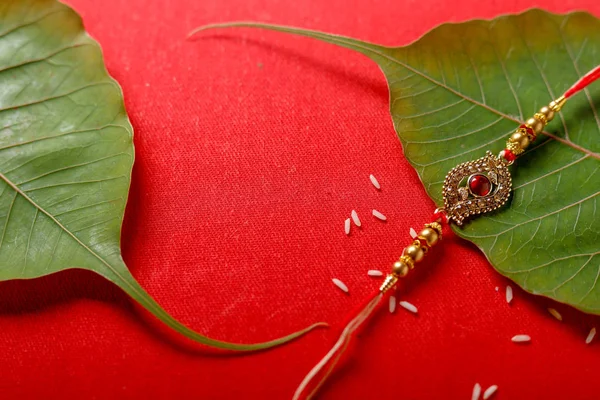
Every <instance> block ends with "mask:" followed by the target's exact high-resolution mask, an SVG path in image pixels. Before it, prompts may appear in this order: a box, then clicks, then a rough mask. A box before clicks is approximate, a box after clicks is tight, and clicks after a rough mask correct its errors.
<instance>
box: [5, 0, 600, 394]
mask: <svg viewBox="0 0 600 400" xmlns="http://www.w3.org/2000/svg"><path fill="white" fill-rule="evenodd" d="M69 3H70V4H71V5H72V6H73V7H74V8H75V9H76V10H77V11H79V12H80V13H81V15H82V16H83V18H84V21H85V24H86V27H87V29H88V31H89V32H90V33H91V34H92V35H93V36H94V37H95V38H96V39H97V40H98V41H99V42H100V43H101V45H102V46H103V48H104V52H105V56H106V63H107V66H108V69H109V70H110V72H111V74H112V75H113V76H114V77H115V78H116V79H117V80H118V81H119V82H120V83H121V85H122V86H123V90H124V93H125V100H126V105H127V109H128V111H129V115H130V117H131V120H132V123H133V125H134V128H135V144H136V157H137V161H136V165H135V168H134V174H133V186H132V189H131V194H130V200H129V207H128V210H127V215H126V218H125V227H124V233H123V252H124V257H125V260H126V261H127V263H128V265H129V267H130V268H131V269H132V271H133V273H134V274H135V276H136V277H137V278H138V279H139V280H140V281H141V283H142V285H143V286H144V287H145V288H147V290H148V291H149V292H150V293H151V294H152V295H153V296H155V297H156V299H157V300H158V301H159V302H160V303H161V304H162V305H163V306H164V307H165V308H166V309H167V310H168V311H170V312H171V313H172V314H173V315H174V316H175V317H177V318H179V319H180V320H182V321H183V322H185V323H186V324H188V325H190V326H191V327H193V328H195V329H196V330H198V331H199V332H202V333H204V334H206V335H209V336H211V337H214V338H218V339H223V340H229V341H243V342H255V341H263V340H267V339H270V338H274V337H277V336H280V335H283V334H287V333H290V332H291V331H293V330H296V329H299V328H301V327H304V326H307V325H309V324H311V323H313V322H316V321H327V322H329V323H331V324H336V323H338V322H340V321H342V320H343V319H344V314H345V313H346V312H348V311H349V310H352V309H354V307H356V305H358V304H359V303H361V302H362V301H363V299H364V297H365V296H366V295H368V294H370V293H371V292H372V290H373V288H374V287H375V286H376V285H377V284H378V283H379V281H377V280H375V279H373V278H369V277H367V276H366V271H367V270H368V269H371V268H381V269H383V270H387V268H388V267H389V265H390V264H391V262H393V260H394V259H395V258H396V257H397V256H398V255H399V252H400V251H401V249H402V247H403V245H404V244H405V243H406V240H407V237H408V229H409V227H411V226H413V227H419V226H421V224H422V223H423V222H426V220H427V219H428V218H429V217H430V214H431V211H432V209H433V208H434V205H433V204H432V202H431V200H430V199H429V198H428V197H427V196H426V194H425V192H424V190H423V188H422V186H421V184H420V182H419V179H418V178H417V175H416V173H415V172H414V171H413V170H412V168H411V167H410V166H409V164H408V163H407V162H406V160H405V159H404V157H403V155H402V149H401V146H400V143H399V141H398V139H397V138H396V135H395V133H394V130H393V127H392V123H391V120H390V116H389V113H388V95H387V89H386V84H385V80H384V78H383V76H382V74H381V73H380V71H379V69H378V68H377V66H376V65H375V64H373V63H372V62H371V61H369V60H368V59H366V58H365V57H363V56H361V55H358V54H355V53H353V52H351V51H348V50H344V49H339V48H336V47H334V46H331V45H326V44H322V43H318V42H316V41H314V40H309V39H303V38H297V37H293V36H289V35H284V34H279V33H273V32H266V31H258V30H254V31H253V30H229V31H221V32H219V33H215V34H213V35H207V36H208V37H206V38H204V39H202V40H199V41H195V42H186V41H185V40H184V38H185V36H186V34H187V33H188V32H189V31H190V30H191V29H192V28H194V27H196V26H198V25H202V24H206V23H210V22H221V21H229V20H260V21H268V22H275V23H282V24H290V25H298V26H302V27H307V28H315V29H320V30H324V31H329V32H335V33H340V34H346V35H350V36H354V37H357V38H361V39H365V40H370V41H375V42H379V43H383V44H389V45H392V44H397V45H400V44H405V43H408V42H410V41H412V40H414V39H416V38H417V37H419V36H420V35H421V34H423V33H424V32H426V31H428V30H429V29H430V28H432V27H434V26H436V25H438V24H440V23H442V22H446V21H462V20H466V19H470V18H474V17H484V18H490V17H493V16H496V15H498V14H502V13H508V12H517V11H522V10H524V9H527V8H529V7H532V6H535V5H543V6H544V7H546V8H548V9H549V10H552V11H556V12H564V11H568V10H572V9H587V10H589V11H591V12H593V13H595V14H596V15H599V14H600V3H598V2H597V1H596V0H581V1H557V0H548V1H545V2H543V3H534V2H533V1H529V0H509V1H490V2H482V1H476V0H456V1H453V2H438V1H434V0H420V1H398V0H395V1H392V0H386V1H381V2H377V3H378V4H377V5H374V4H373V3H374V2H372V1H366V0H361V1H348V0H328V1H317V0H312V1H310V0H297V1H294V2H283V1H277V0H230V1H216V0H213V1H169V2H166V1H160V0H153V1H143V0H130V1H128V2H124V1H118V0H104V1H85V0H70V1H69ZM370 173H373V174H374V175H375V176H376V177H377V178H378V179H379V181H380V183H381V185H382V190H381V192H377V191H376V190H374V188H373V187H372V186H371V183H370V182H369V179H368V176H369V174H370ZM353 208H354V209H356V210H357V211H358V212H359V215H360V216H361V217H362V220H363V229H362V230H357V229H354V228H353V232H352V235H351V236H350V237H346V236H345V235H344V231H343V222H344V219H345V218H346V217H347V216H348V215H349V212H350V210H351V209H353ZM372 208H376V209H378V210H380V211H381V212H383V213H384V214H385V215H387V216H388V222H387V223H381V222H379V221H377V220H375V219H373V217H372V216H370V215H369V214H370V210H371V209H372ZM444 242H445V243H444V246H441V247H440V248H439V251H436V252H434V253H433V254H432V255H431V256H429V257H428V260H427V263H426V266H423V268H422V271H421V272H420V273H417V274H415V276H414V277H413V278H412V279H410V280H409V283H408V285H407V292H406V294H405V295H404V296H403V297H404V298H405V299H406V300H408V301H410V302H412V303H414V304H416V305H418V307H419V310H420V315H419V316H417V317H415V316H413V315H411V314H409V313H406V312H401V311H402V310H399V311H400V312H397V313H396V314H395V315H389V313H387V312H385V311H383V312H380V313H379V314H378V316H377V317H376V318H375V319H374V320H373V321H371V324H370V327H369V328H367V329H366V330H365V331H364V332H363V334H362V337H361V341H360V342H359V343H358V345H356V346H354V348H353V355H352V357H350V359H349V362H346V363H345V365H344V367H343V368H342V369H341V370H340V371H338V372H337V373H336V374H335V376H334V378H333V379H332V381H331V382H330V384H328V385H327V386H326V387H325V388H324V390H323V391H322V398H324V399H375V398H380V399H396V398H403V399H440V398H448V399H454V398H457V399H466V398H469V396H470V393H471V390H472V387H473V385H474V383H475V382H480V383H481V384H482V386H483V387H484V389H485V388H486V387H488V386H489V385H492V384H497V385H499V387H500V389H499V391H498V393H497V394H496V398H497V399H536V398H545V399H563V398H565V399H566V398H568V399H589V398H596V397H597V390H598V389H597V384H596V373H597V368H598V361H599V360H600V343H596V344H592V345H590V346H586V345H585V344H584V339H585V336H586V335H587V332H588V331H589V329H590V328H591V327H592V326H594V325H598V326H599V327H600V324H599V322H600V320H599V319H598V318H596V317H591V316H586V315H584V314H581V313H579V312H577V311H575V310H572V309H570V308H568V307H565V306H562V305H560V304H558V305H557V304H553V303H552V302H550V301H549V300H546V299H539V298H534V297H533V296H531V295H527V294H525V293H524V292H522V291H521V290H515V300H514V301H513V304H512V305H510V306H508V305H507V304H506V302H505V300H504V294H503V290H504V287H505V285H506V284H507V283H508V281H507V280H505V279H504V278H502V277H501V276H499V275H498V274H497V273H496V272H494V271H493V269H492V268H491V267H490V266H489V265H488V263H487V262H486V260H485V258H484V256H483V255H482V254H481V253H480V252H479V251H478V250H477V249H476V248H475V247H474V246H472V245H470V244H468V243H466V242H464V241H462V240H460V239H458V238H456V237H448V238H447V239H444ZM332 277H338V278H340V279H342V280H343V281H344V282H345V283H346V284H348V286H349V287H350V295H344V294H342V293H341V292H339V291H338V290H337V289H336V288H335V287H334V286H333V284H332V283H331V278H332ZM495 286H499V287H500V288H501V290H500V292H496V291H495V290H494V287H495ZM0 288H1V290H0V344H1V345H2V351H1V352H0V366H1V369H0V371H1V378H0V397H1V398H15V399H16V398H18V399H28V398H32V399H33V398H58V397H63V398H77V399H92V398H94V399H114V398H119V399H129V398H156V399H168V398H198V399H235V398H240V399H267V398H268V399H286V398H290V397H291V395H292V393H293V391H294V389H295V387H296V385H297V384H298V383H299V382H300V380H301V379H302V377H303V376H304V374H305V373H306V372H307V371H308V370H309V369H310V368H311V367H312V366H313V365H314V364H315V362H317V361H318V360H319V358H320V357H321V356H323V355H324V353H325V352H326V351H327V350H328V349H329V347H330V346H331V345H332V343H333V342H334V341H335V340H336V335H337V332H338V331H337V330H335V329H331V330H319V331H316V332H314V333H311V334H309V335H308V336H306V337H304V338H302V339H300V340H298V341H296V342H294V343H292V344H289V345H287V346H284V347H281V348H278V349H275V350H271V351H266V352H262V353H259V354H252V355H244V356H240V357H223V356H216V355H214V354H213V353H211V352H209V351H206V350H204V349H202V348H201V347H200V346H197V345H195V344H192V343H190V342H188V341H187V340H184V339H181V338H180V337H179V336H178V335H176V334H173V333H171V332H170V331H168V330H167V329H164V328H162V327H161V326H160V324H157V323H156V322H155V321H154V320H153V319H152V318H150V317H149V316H148V314H147V313H145V312H143V311H141V309H140V308H139V307H137V306H135V305H134V304H133V302H132V301H130V300H129V299H128V298H127V297H126V296H125V295H124V294H123V293H121V292H120V290H119V289H117V288H115V287H113V286H112V285H111V284H109V283H107V282H104V281H103V280H102V279H101V278H99V277H97V276H95V275H94V274H92V273H86V272H81V271H69V272H65V273H61V274H57V275H54V276H50V277H46V278H43V279H38V280H33V281H21V282H7V283H3V284H1V285H0ZM550 305H552V306H553V307H556V308H557V309H558V310H560V311H561V312H562V313H563V316H564V319H565V321H564V322H563V323H559V322H557V321H556V320H554V319H553V318H552V317H551V316H550V315H549V314H548V313H547V311H546V307H548V306H550ZM518 333H527V334H529V335H531V336H532V337H533V342H532V343H531V344H530V345H525V346H521V345H516V344H514V343H511V341H510V338H511V337H512V336H513V335H515V334H518Z"/></svg>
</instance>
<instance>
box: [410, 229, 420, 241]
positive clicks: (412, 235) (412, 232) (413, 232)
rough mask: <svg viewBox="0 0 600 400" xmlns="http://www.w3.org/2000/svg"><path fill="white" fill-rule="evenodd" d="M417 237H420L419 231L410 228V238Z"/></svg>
mask: <svg viewBox="0 0 600 400" xmlns="http://www.w3.org/2000/svg"><path fill="white" fill-rule="evenodd" d="M417 236H419V235H417V231H415V230H414V229H413V228H410V237H411V238H413V239H416V238H417Z"/></svg>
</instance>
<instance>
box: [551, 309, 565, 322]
mask: <svg viewBox="0 0 600 400" xmlns="http://www.w3.org/2000/svg"><path fill="white" fill-rule="evenodd" d="M548 312H549V313H550V314H552V316H553V317H554V318H556V319H557V320H559V321H562V315H560V313H559V312H558V311H556V310H555V309H554V308H548Z"/></svg>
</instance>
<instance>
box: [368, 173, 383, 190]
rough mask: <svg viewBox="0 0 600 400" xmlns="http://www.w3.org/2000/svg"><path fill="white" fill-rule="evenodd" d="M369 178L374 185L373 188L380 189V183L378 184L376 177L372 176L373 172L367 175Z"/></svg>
mask: <svg viewBox="0 0 600 400" xmlns="http://www.w3.org/2000/svg"><path fill="white" fill-rule="evenodd" d="M369 179H370V180H371V183H372V184H373V186H375V189H377V190H380V189H381V185H380V184H379V182H378V181H377V178H375V177H374V176H373V174H371V175H369Z"/></svg>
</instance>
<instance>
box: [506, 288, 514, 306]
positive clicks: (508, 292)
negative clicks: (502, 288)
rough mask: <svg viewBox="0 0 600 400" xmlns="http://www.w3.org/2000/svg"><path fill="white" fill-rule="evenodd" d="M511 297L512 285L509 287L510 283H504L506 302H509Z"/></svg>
mask: <svg viewBox="0 0 600 400" xmlns="http://www.w3.org/2000/svg"><path fill="white" fill-rule="evenodd" d="M512 299H513V291H512V287H510V285H506V302H507V303H508V304H510V302H511V301H512Z"/></svg>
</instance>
